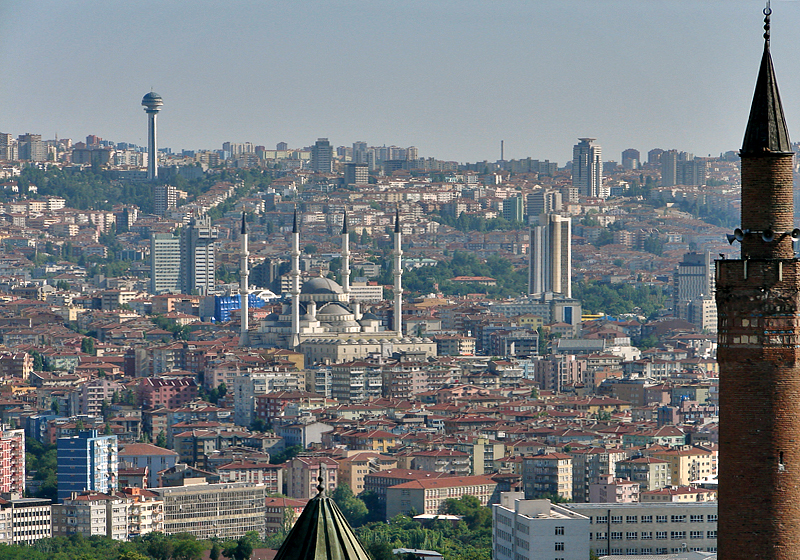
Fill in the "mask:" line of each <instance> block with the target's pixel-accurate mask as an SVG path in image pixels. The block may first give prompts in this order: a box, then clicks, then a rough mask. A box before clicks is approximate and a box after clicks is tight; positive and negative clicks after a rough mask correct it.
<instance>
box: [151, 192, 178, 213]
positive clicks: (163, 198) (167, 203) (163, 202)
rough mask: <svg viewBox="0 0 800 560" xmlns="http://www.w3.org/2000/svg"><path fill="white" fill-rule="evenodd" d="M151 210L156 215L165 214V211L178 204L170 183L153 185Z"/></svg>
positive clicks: (175, 193)
mask: <svg viewBox="0 0 800 560" xmlns="http://www.w3.org/2000/svg"><path fill="white" fill-rule="evenodd" d="M153 195H154V200H153V206H154V208H153V212H155V214H156V215H158V216H166V215H167V212H169V211H170V210H173V209H174V208H175V207H176V206H177V205H178V194H177V191H176V189H175V187H174V186H172V185H156V186H155V187H153Z"/></svg>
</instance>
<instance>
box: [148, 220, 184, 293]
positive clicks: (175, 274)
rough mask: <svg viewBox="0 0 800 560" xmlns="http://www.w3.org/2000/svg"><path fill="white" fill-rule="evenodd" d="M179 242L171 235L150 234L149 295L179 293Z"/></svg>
mask: <svg viewBox="0 0 800 560" xmlns="http://www.w3.org/2000/svg"><path fill="white" fill-rule="evenodd" d="M180 291H181V240H180V238H178V237H175V236H174V235H172V234H171V233H151V234H150V293H152V294H163V293H176V294H177V293H180Z"/></svg>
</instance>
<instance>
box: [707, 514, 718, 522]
mask: <svg viewBox="0 0 800 560" xmlns="http://www.w3.org/2000/svg"><path fill="white" fill-rule="evenodd" d="M708 522H709V523H716V522H717V516H716V515H714V514H713V513H709V514H708Z"/></svg>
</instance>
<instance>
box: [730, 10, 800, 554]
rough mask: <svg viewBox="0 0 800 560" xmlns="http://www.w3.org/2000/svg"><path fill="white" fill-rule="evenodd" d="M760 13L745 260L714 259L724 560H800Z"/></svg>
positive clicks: (787, 217) (769, 92)
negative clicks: (715, 266)
mask: <svg viewBox="0 0 800 560" xmlns="http://www.w3.org/2000/svg"><path fill="white" fill-rule="evenodd" d="M764 14H765V15H766V16H767V17H766V18H765V20H764V22H765V25H764V29H765V33H764V40H765V41H764V54H763V57H762V59H761V68H760V69H759V72H758V79H757V81H756V87H755V93H754V95H753V104H752V107H751V109H750V118H749V120H748V123H747V130H746V132H745V135H744V142H743V144H742V150H741V154H740V155H741V158H742V225H741V229H737V230H736V232H735V238H736V239H737V240H739V241H741V247H742V255H741V258H740V259H736V260H720V261H717V281H716V285H717V293H716V298H717V310H718V313H719V352H718V360H719V369H720V458H719V465H720V472H719V527H718V551H719V557H720V558H724V560H745V559H747V560H766V559H769V560H798V559H800V313H799V312H800V263H799V262H798V260H797V259H795V258H794V249H793V245H792V241H793V228H794V226H793V217H794V208H793V202H792V194H793V184H792V150H791V144H790V142H789V134H788V132H787V128H786V122H785V121H784V117H783V108H782V106H781V101H780V97H779V95H778V84H777V81H776V79H775V71H774V69H773V66H772V57H771V56H770V51H769V16H770V14H771V10H770V8H769V4H767V8H766V9H765V10H764ZM794 235H795V236H796V235H797V234H796V233H795V234H794Z"/></svg>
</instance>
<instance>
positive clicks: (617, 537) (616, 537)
mask: <svg viewBox="0 0 800 560" xmlns="http://www.w3.org/2000/svg"><path fill="white" fill-rule="evenodd" d="M611 540H612V541H621V540H622V531H614V532H612V533H611Z"/></svg>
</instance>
